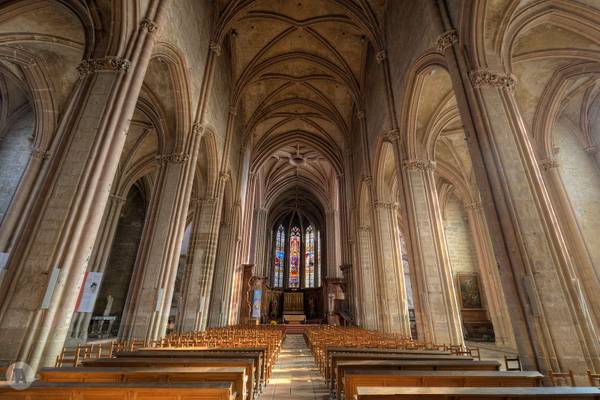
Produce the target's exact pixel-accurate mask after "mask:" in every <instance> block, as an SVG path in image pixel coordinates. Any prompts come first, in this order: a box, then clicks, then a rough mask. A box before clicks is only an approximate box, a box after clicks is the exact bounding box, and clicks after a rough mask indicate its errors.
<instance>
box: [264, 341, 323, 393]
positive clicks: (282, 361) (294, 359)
mask: <svg viewBox="0 0 600 400" xmlns="http://www.w3.org/2000/svg"><path fill="white" fill-rule="evenodd" d="M328 393H329V391H328V390H327V385H326V384H325V381H324V379H323V378H322V377H321V375H320V374H319V368H318V367H317V366H316V364H315V360H314V359H313V356H312V354H311V352H310V350H309V349H308V346H307V345H306V342H305V340H304V336H303V335H293V334H292V335H290V334H288V335H286V337H285V340H284V341H283V346H282V350H281V353H280V354H279V359H278V360H277V363H276V364H275V366H274V367H273V373H272V375H271V380H270V381H269V384H268V385H267V386H266V387H265V388H264V390H263V393H262V395H261V397H260V399H261V400H284V399H318V400H321V399H323V400H324V399H328V398H329V396H328Z"/></svg>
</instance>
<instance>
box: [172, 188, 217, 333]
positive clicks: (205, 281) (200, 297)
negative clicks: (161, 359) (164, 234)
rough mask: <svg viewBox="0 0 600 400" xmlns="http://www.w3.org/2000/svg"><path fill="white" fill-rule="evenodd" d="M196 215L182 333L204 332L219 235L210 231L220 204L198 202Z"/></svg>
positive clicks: (204, 200) (191, 241) (180, 327)
mask: <svg viewBox="0 0 600 400" xmlns="http://www.w3.org/2000/svg"><path fill="white" fill-rule="evenodd" d="M195 203H196V213H195V214H194V221H193V222H192V224H193V232H192V237H191V240H190V250H189V273H188V274H187V282H186V284H185V289H184V292H183V298H184V302H183V308H182V312H181V314H182V320H181V325H180V326H179V330H180V331H181V332H189V331H197V330H202V329H204V326H203V325H202V321H203V320H204V321H205V320H206V313H207V305H208V301H209V299H210V284H209V283H210V282H212V274H213V271H214V262H213V260H214V254H213V253H214V252H215V251H216V248H215V242H216V241H215V240H214V239H212V240H211V238H213V237H214V236H215V235H216V234H215V233H214V232H212V231H211V227H212V224H211V221H212V220H213V219H214V218H215V213H216V210H217V208H218V207H217V204H216V201H215V199H201V200H200V199H198V200H196V201H195Z"/></svg>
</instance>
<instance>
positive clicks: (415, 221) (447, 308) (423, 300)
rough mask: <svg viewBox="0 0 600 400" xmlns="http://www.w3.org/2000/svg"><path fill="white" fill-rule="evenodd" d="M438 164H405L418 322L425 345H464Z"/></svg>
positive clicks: (430, 162)
mask: <svg viewBox="0 0 600 400" xmlns="http://www.w3.org/2000/svg"><path fill="white" fill-rule="evenodd" d="M434 166H435V163H434V162H433V161H429V160H406V161H405V162H404V168H403V173H404V174H405V179H403V180H404V182H405V186H406V189H405V193H406V195H407V196H406V197H407V199H406V204H407V207H408V211H409V213H408V215H409V219H408V222H409V227H410V230H411V239H412V243H411V245H412V248H413V256H414V260H415V271H417V274H416V276H415V281H416V283H417V288H416V290H415V292H416V295H417V296H419V300H420V301H419V304H420V307H419V308H420V309H419V310H417V311H418V318H419V319H420V321H421V324H422V325H423V328H424V329H423V330H424V332H423V334H424V339H425V340H426V341H430V342H434V343H438V344H462V343H463V334H462V326H461V321H460V315H459V310H458V304H457V298H456V292H455V290H454V282H453V279H452V271H451V269H450V260H449V259H448V253H447V249H446V239H445V238H444V229H443V224H442V216H441V211H440V206H439V201H438V195H437V188H436V184H435V176H434V171H433V170H434Z"/></svg>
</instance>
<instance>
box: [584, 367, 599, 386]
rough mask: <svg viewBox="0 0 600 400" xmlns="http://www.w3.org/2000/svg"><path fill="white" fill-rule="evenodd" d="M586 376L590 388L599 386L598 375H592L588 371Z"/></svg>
mask: <svg viewBox="0 0 600 400" xmlns="http://www.w3.org/2000/svg"><path fill="white" fill-rule="evenodd" d="M587 376H588V379H589V380H590V386H600V374H592V371H590V370H588V372H587Z"/></svg>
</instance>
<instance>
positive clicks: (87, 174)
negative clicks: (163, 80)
mask: <svg viewBox="0 0 600 400" xmlns="http://www.w3.org/2000/svg"><path fill="white" fill-rule="evenodd" d="M157 4H158V7H159V9H158V11H157V9H156V5H157ZM163 5H164V4H163V3H162V2H154V3H153V7H150V9H151V10H153V12H156V14H154V15H149V16H148V17H149V19H146V20H144V23H143V24H142V25H141V26H140V27H139V29H138V31H136V32H135V34H133V36H132V39H131V46H127V47H128V48H129V49H130V50H131V53H130V55H131V57H130V59H129V60H126V59H123V58H121V57H120V56H108V57H102V58H97V59H91V60H84V61H83V62H82V63H81V64H80V66H79V68H78V70H79V72H80V74H81V79H80V81H79V83H78V84H77V86H76V88H75V90H74V92H73V95H72V97H71V101H70V103H69V105H68V107H67V109H65V110H64V117H63V118H64V119H63V122H62V124H61V125H60V128H59V130H60V131H61V132H59V133H58V135H57V137H60V138H62V140H61V142H60V143H59V144H58V145H57V148H56V152H55V153H54V154H53V157H52V159H51V161H50V165H49V175H48V176H47V179H46V181H45V182H44V184H43V187H42V188H41V190H40V195H39V196H38V197H37V200H36V202H35V204H34V205H33V212H32V213H31V214H30V215H29V216H28V220H27V222H26V224H25V229H24V233H23V235H24V236H23V240H21V241H20V242H19V245H18V246H16V248H15V250H14V251H13V253H12V255H11V259H10V260H9V271H8V273H7V275H6V279H5V280H4V282H3V286H2V288H1V289H0V304H1V308H0V337H2V338H3V340H4V341H3V345H2V347H1V349H0V359H2V360H5V361H6V360H15V359H18V360H21V361H26V362H28V363H29V364H30V365H31V366H32V368H33V369H34V370H37V368H38V367H40V366H49V365H52V364H53V363H54V362H55V361H56V356H57V355H58V354H59V353H60V351H61V349H62V347H63V344H64V342H65V338H66V336H67V334H68V329H69V326H70V322H71V317H72V315H73V311H74V308H75V304H76V302H77V298H78V294H79V288H80V287H81V285H82V281H83V277H84V275H85V270H86V268H87V264H88V259H89V257H90V255H91V252H92V248H93V244H94V240H95V238H96V234H97V231H98V228H99V226H100V223H101V220H102V215H103V211H104V208H105V206H106V202H107V200H108V195H109V190H110V185H111V183H112V181H113V179H114V175H115V172H116V169H117V166H118V163H119V158H120V155H121V152H122V149H123V146H124V144H125V134H124V133H125V132H126V131H127V129H128V126H129V121H130V119H131V117H132V115H133V112H134V109H135V104H136V100H137V97H138V94H139V91H140V89H141V86H142V82H143V78H144V75H145V72H146V68H147V66H148V62H149V58H150V55H151V52H152V48H153V44H154V39H153V35H151V34H150V32H153V31H154V30H156V25H155V23H153V22H151V21H152V20H153V19H155V21H158V20H159V19H160V15H161V14H162V10H163V8H162V7H163ZM123 47H125V46H123Z"/></svg>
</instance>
